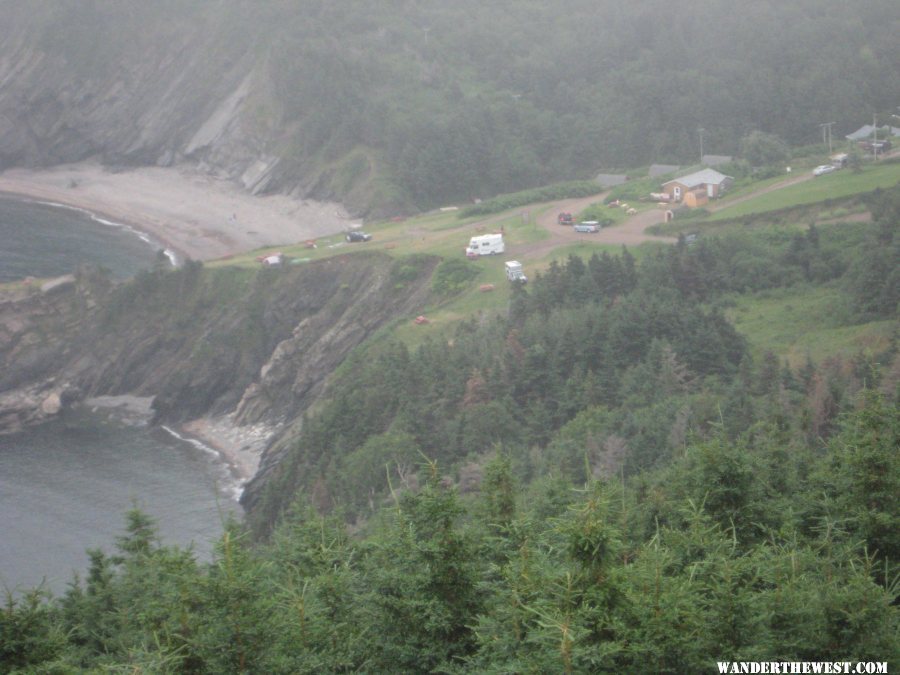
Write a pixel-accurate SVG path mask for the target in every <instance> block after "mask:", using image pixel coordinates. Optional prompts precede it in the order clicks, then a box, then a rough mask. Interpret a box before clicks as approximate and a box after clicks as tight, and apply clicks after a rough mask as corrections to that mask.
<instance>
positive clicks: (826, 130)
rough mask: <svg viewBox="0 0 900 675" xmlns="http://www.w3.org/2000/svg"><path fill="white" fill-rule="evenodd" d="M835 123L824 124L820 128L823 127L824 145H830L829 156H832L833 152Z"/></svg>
mask: <svg viewBox="0 0 900 675" xmlns="http://www.w3.org/2000/svg"><path fill="white" fill-rule="evenodd" d="M832 124H834V122H822V124H820V125H819V126H820V127H822V144H823V145H824V144H825V143H828V154H829V155H830V154H831V152H832V150H831V125H832Z"/></svg>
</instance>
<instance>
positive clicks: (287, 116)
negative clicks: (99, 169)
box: [4, 0, 900, 214]
mask: <svg viewBox="0 0 900 675" xmlns="http://www.w3.org/2000/svg"><path fill="white" fill-rule="evenodd" d="M4 9H5V12H6V14H7V17H8V20H9V22H10V24H9V25H10V26H12V27H14V28H15V31H16V33H17V34H18V33H21V32H23V31H25V32H27V33H28V34H29V35H32V36H33V41H34V43H35V44H36V46H37V47H38V48H40V49H41V50H44V51H45V52H46V54H47V55H48V56H49V57H51V58H56V59H59V68H61V69H63V70H64V71H65V73H66V75H67V77H68V78H69V79H70V80H71V81H72V82H73V83H78V82H85V83H90V82H91V81H92V80H93V79H96V78H98V77H101V76H107V75H109V73H110V72H112V73H114V74H116V72H117V71H116V69H119V70H121V72H118V74H116V77H115V78H114V80H115V81H121V82H122V83H123V84H122V85H121V86H122V87H124V88H125V89H126V90H129V91H130V87H136V86H138V84H139V83H138V82H132V78H138V77H139V75H138V73H139V72H141V70H140V69H141V66H142V65H144V62H145V60H146V59H145V58H144V57H142V56H141V54H142V53H144V52H145V51H146V52H147V53H148V54H155V53H156V52H157V51H158V50H155V49H154V48H153V47H152V45H154V44H155V45H159V44H168V43H169V42H170V41H171V43H172V44H173V45H182V44H183V45H184V46H182V47H179V49H180V50H183V51H188V49H189V48H188V47H187V45H192V44H202V45H203V49H204V50H205V52H206V55H205V57H204V59H205V60H206V61H209V62H210V63H212V64H216V67H215V68H214V69H212V70H210V72H208V73H206V74H205V77H207V78H213V79H220V78H222V79H224V78H225V76H226V75H229V74H231V73H232V71H239V70H242V67H243V66H242V64H246V63H251V62H252V64H253V66H252V71H253V73H254V75H255V76H256V78H257V79H256V81H257V82H258V84H257V85H255V86H254V89H253V91H252V92H251V93H250V94H249V95H250V96H251V99H252V100H251V103H250V104H248V106H249V108H250V109H251V110H252V114H249V115H248V117H247V119H246V120H244V121H243V122H242V124H244V126H246V127H247V133H248V134H249V135H250V136H251V137H252V139H253V140H252V143H253V145H254V147H255V149H256V151H257V152H259V153H260V154H261V155H276V156H278V157H279V158H280V161H281V165H280V168H279V172H282V173H284V176H285V177H284V181H285V182H284V185H281V186H278V185H274V184H273V185H272V186H271V187H272V188H273V189H279V188H284V189H290V188H291V187H294V186H295V185H297V184H296V183H291V182H289V181H290V180H299V181H300V186H301V187H303V189H304V190H305V191H307V192H310V193H312V194H314V195H316V196H319V197H335V198H337V199H339V200H343V199H344V198H346V197H347V196H348V195H351V194H353V195H354V196H355V199H356V202H355V203H358V202H359V199H360V197H359V194H358V193H359V192H360V191H361V190H363V188H362V187H361V186H362V185H365V186H366V188H365V191H366V197H365V198H364V201H367V204H368V206H369V207H372V208H378V209H380V210H379V212H380V213H392V214H393V213H396V212H397V210H399V209H405V210H407V211H413V210H416V209H423V208H430V207H434V206H441V205H443V204H444V203H446V202H451V201H464V200H472V199H474V198H488V197H492V196H494V195H496V194H498V193H503V192H511V191H515V190H521V189H524V188H529V187H536V186H540V185H546V184H549V183H554V182H559V181H564V180H572V179H576V178H579V179H590V178H592V177H593V176H594V175H595V174H596V172H598V171H609V170H613V169H616V168H618V169H620V170H623V171H627V170H629V169H631V168H633V167H640V166H647V165H648V164H650V163H653V162H662V163H670V164H692V163H695V162H696V161H697V160H698V159H699V158H700V154H701V152H700V151H701V148H700V146H701V145H703V149H704V152H706V153H716V154H721V155H737V154H738V153H739V152H740V150H741V142H742V140H744V139H746V138H748V137H752V134H753V133H755V132H764V133H766V134H772V135H774V136H776V137H778V138H779V139H781V140H782V141H783V142H787V143H788V144H789V145H791V146H801V145H804V144H809V143H814V142H819V141H820V140H821V128H820V126H819V125H820V124H821V123H823V122H834V123H835V127H834V131H835V134H836V136H835V137H836V138H839V139H840V138H842V135H843V134H846V133H849V132H851V131H853V130H855V129H856V128H857V127H859V126H860V125H861V124H863V123H865V122H871V121H872V115H873V113H878V114H879V115H881V116H882V117H881V120H882V123H884V122H885V120H887V119H888V118H889V115H890V113H895V112H896V106H897V105H898V104H900V101H898V99H897V96H898V92H900V51H898V50H897V48H896V36H897V34H898V33H900V18H898V14H897V7H896V2H895V1H894V0H866V1H865V2H846V0H791V2H781V1H776V0H756V1H754V2H752V3H746V2H735V1H734V0H699V1H694V2H683V3H674V4H673V3H671V2H665V1H663V0H642V2H632V3H628V2H618V1H614V0H599V1H598V0H590V1H588V0H559V1H557V2H552V3H551V2H543V1H535V0H526V1H522V0H516V1H515V2H514V1H512V0H496V1H494V2H489V3H485V2H477V1H475V0H455V1H454V2H444V1H441V0H421V1H416V2H411V1H410V0H389V1H381V2H372V1H371V0H341V2H331V1H328V0H263V1H260V2H241V1H237V0H235V1H229V2H216V3H199V2H195V3H186V2H177V1H172V0H165V1H159V2H154V3H145V2H137V1H135V0H127V1H125V2H108V1H104V0H92V1H91V2H84V1H82V0H65V1H61V2H45V1H43V0H41V1H39V2H30V3H28V5H27V6H25V5H21V4H20V3H7V6H6V7H5V8H4ZM148 45H149V46H148ZM181 57H182V55H181V54H180V52H179V53H174V54H165V55H160V56H152V57H149V58H151V59H155V58H160V59H163V60H165V59H168V58H181ZM120 64H125V66H124V67H123V66H122V65H120ZM244 70H250V68H244ZM141 77H143V76H141ZM144 84H145V85H147V86H149V85H152V84H156V83H155V81H150V82H144ZM75 88H76V89H77V85H76V86H75ZM158 95H159V96H164V95H166V92H165V91H160V92H159V94H158ZM71 100H73V99H72V96H70V95H68V94H67V95H65V96H62V97H61V98H60V99H59V102H58V104H54V105H56V107H59V106H63V105H67V104H68V102H70V101H71ZM109 103H110V104H112V103H115V101H114V100H110V101H109ZM198 105H199V104H198ZM47 107H48V109H53V105H50V104H49V103H48V105H47ZM47 114H51V113H49V112H48V113H47ZM79 114H82V113H79ZM83 114H85V115H86V114H87V113H86V112H85V113H83ZM885 116H888V117H885ZM69 123H72V124H75V123H74V122H69ZM128 128H130V127H128ZM699 129H703V132H701V133H702V134H703V140H701V139H700V137H699V136H698V130H699ZM126 131H127V128H123V129H122V130H121V131H120V135H122V134H125V133H126ZM146 152H148V153H149V151H146ZM107 154H110V156H109V157H108V158H107V159H108V161H109V162H111V163H113V164H120V163H138V164H146V163H153V162H155V161H156V159H157V157H156V156H155V155H154V156H143V155H138V156H131V155H129V150H128V149H127V147H124V146H123V148H121V149H117V150H115V151H114V152H113V151H109V152H108V153H107ZM66 157H67V159H66V161H75V159H79V157H69V156H68V155H66ZM196 159H198V160H203V161H206V162H212V163H213V164H214V163H215V159H216V158H215V157H204V156H198V157H196Z"/></svg>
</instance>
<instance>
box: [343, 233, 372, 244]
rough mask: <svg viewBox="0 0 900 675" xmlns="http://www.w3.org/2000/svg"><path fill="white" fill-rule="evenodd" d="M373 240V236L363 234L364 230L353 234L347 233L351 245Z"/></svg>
mask: <svg viewBox="0 0 900 675" xmlns="http://www.w3.org/2000/svg"><path fill="white" fill-rule="evenodd" d="M371 238H372V235H371V234H368V233H367V232H363V231H362V230H353V231H352V232H348V233H347V241H349V242H350V243H351V244H352V243H353V242H356V241H369V240H370V239H371Z"/></svg>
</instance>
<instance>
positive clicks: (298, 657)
mask: <svg viewBox="0 0 900 675" xmlns="http://www.w3.org/2000/svg"><path fill="white" fill-rule="evenodd" d="M868 200H869V201H868V207H869V209H870V211H871V214H872V217H873V222H872V223H856V224H846V225H834V226H827V227H821V228H817V227H809V228H804V229H802V230H799V231H798V230H781V231H777V230H771V231H757V232H749V233H725V234H723V235H721V236H710V237H703V238H701V239H700V240H698V241H697V242H696V243H694V244H691V245H687V243H686V242H685V241H683V240H682V241H680V242H679V244H678V245H676V246H671V247H667V248H665V249H661V250H659V251H657V252H655V253H651V254H648V255H644V256H642V257H641V258H640V260H636V259H635V257H633V256H632V255H631V254H630V253H628V252H627V251H624V252H622V253H621V254H619V255H610V254H608V253H599V254H596V255H593V256H591V257H590V258H588V259H587V260H585V259H583V258H580V257H578V256H575V255H573V256H569V257H568V258H566V259H565V260H563V261H560V262H552V263H551V264H550V265H549V266H548V267H547V269H546V270H545V271H544V272H543V273H541V274H540V275H537V276H536V278H534V279H533V280H531V281H529V283H528V286H527V288H522V287H515V290H514V291H513V292H512V297H511V301H510V305H509V311H508V312H507V313H501V314H500V315H493V314H491V315H482V316H480V317H473V319H472V320H469V321H464V322H461V323H460V324H459V325H458V327H457V330H456V332H455V334H454V335H453V336H452V337H451V338H450V339H446V338H442V337H434V338H432V339H429V340H426V341H425V342H424V343H422V344H421V345H420V346H418V347H415V348H412V347H409V346H407V345H406V344H405V343H404V342H402V341H400V340H398V339H396V338H395V337H394V336H392V334H391V331H385V332H382V333H380V334H379V335H377V336H375V339H372V340H369V341H367V342H366V343H364V344H362V345H361V346H360V347H359V348H358V349H357V350H356V351H355V352H354V353H353V354H352V355H351V357H350V358H349V359H348V360H347V361H346V362H345V363H344V364H343V366H341V367H340V368H339V369H338V370H337V371H336V373H335V376H334V378H333V379H332V382H331V384H330V386H329V389H328V391H327V392H326V394H325V396H324V397H323V398H322V399H321V400H320V402H319V404H318V405H317V406H316V407H315V409H312V410H309V411H308V412H307V414H306V415H305V418H304V423H303V424H302V426H301V427H300V428H299V430H297V432H296V433H294V434H293V435H292V437H290V438H287V439H285V440H286V441H287V442H288V443H287V447H286V448H284V450H283V452H284V455H283V457H282V458H281V461H280V462H279V463H278V464H277V465H276V466H273V467H271V469H270V472H269V474H268V476H267V477H266V478H265V480H264V481H262V484H261V485H256V486H254V489H253V490H252V491H251V493H252V495H253V497H252V499H251V500H250V502H249V504H248V506H249V507H250V512H249V519H248V525H249V526H250V529H247V528H245V527H242V526H240V525H238V524H233V523H232V524H229V525H228V526H227V527H226V530H225V533H224V535H223V537H222V539H221V541H220V543H219V546H218V549H217V552H216V554H215V558H214V560H213V561H212V562H211V563H207V564H202V563H199V562H197V561H196V559H195V557H194V556H193V554H192V552H190V551H185V550H180V549H177V548H174V547H169V546H165V545H163V544H162V543H161V542H159V541H158V538H157V536H156V533H155V529H154V527H153V523H152V521H150V520H149V519H148V518H147V517H146V516H145V515H143V514H142V513H140V512H139V511H133V512H131V513H129V514H128V516H127V523H126V529H125V532H124V534H123V536H122V537H120V538H119V539H118V540H117V545H116V550H115V551H114V552H111V553H104V552H101V551H92V552H91V566H90V569H89V571H88V573H87V575H86V577H85V578H84V579H79V580H76V581H74V582H73V584H72V587H71V588H70V590H69V591H68V592H67V593H66V594H65V595H64V597H62V598H60V599H58V600H53V601H48V599H47V598H46V597H45V594H43V593H42V592H41V591H40V590H37V591H34V592H31V593H24V594H21V595H19V596H17V597H10V598H9V599H8V600H7V603H6V605H5V607H4V608H3V609H2V610H0V664H2V665H0V668H3V669H5V670H6V671H11V672H79V671H87V672H90V671H92V670H93V671H96V670H109V671H113V672H117V671H120V672H121V671H128V672H134V671H138V672H185V673H222V672H267V673H269V672H271V673H301V672H302V673H319V672H359V671H362V672H397V671H402V672H456V673H461V672H478V673H483V672H495V673H505V672H562V673H580V672H646V671H647V670H652V671H654V672H661V673H685V672H705V671H713V670H714V669H715V661H722V660H742V659H749V658H752V659H757V660H759V659H763V660H773V659H777V660H793V661H802V660H807V661H809V660H823V659H824V660H828V661H842V660H850V661H881V662H884V661H887V662H889V663H895V662H896V661H897V659H898V658H900V653H898V644H900V643H898V641H897V630H898V618H900V617H898V611H897V605H896V603H897V590H898V589H897V583H896V579H897V574H898V572H900V568H898V563H897V561H898V560H900V540H898V536H897V533H898V532H900V511H898V502H897V499H896V494H897V492H898V490H900V464H898V458H900V455H898V454H897V452H896V449H897V444H898V442H900V440H898V433H900V417H898V413H900V407H898V396H900V351H898V341H897V338H898V335H897V333H896V319H897V309H898V302H900V276H898V275H900V271H898V270H900V265H898V261H900V231H898V225H900V189H894V190H892V191H888V192H878V193H876V194H874V195H871V196H869V197H868ZM345 260H346V257H339V258H334V259H332V261H331V263H332V265H333V266H337V265H340V264H343V263H342V262H341V261H345ZM413 260H415V258H413ZM323 262H329V261H323ZM316 264H317V265H319V264H321V263H316ZM409 264H410V260H409V259H407V258H400V259H399V260H398V261H397V262H396V263H395V268H396V269H397V270H399V269H402V268H403V267H404V266H407V265H409ZM308 269H310V270H314V269H315V267H314V266H313V265H310V266H309V268H308ZM419 271H420V272H422V270H421V269H420V270H419ZM229 273H230V274H238V275H245V274H246V272H244V271H241V270H230V271H229V270H214V271H210V270H197V269H194V270H193V272H192V274H197V275H199V277H198V281H199V280H205V281H206V282H209V281H211V280H212V279H213V278H216V277H220V278H227V275H228V274H229ZM183 275H184V272H179V273H174V274H173V276H172V283H177V282H178V281H180V280H183ZM394 278H397V277H396V276H395V277H394ZM433 278H439V279H443V278H444V276H443V275H438V274H436V275H435V277H433ZM264 279H265V277H260V280H261V281H262V280H264ZM144 283H147V282H144ZM160 283H162V284H163V285H165V284H166V283H167V282H166V281H165V278H163V279H155V284H160ZM258 283H259V282H258ZM460 283H464V282H460ZM134 287H135V288H137V284H135V285H134ZM810 289H814V290H813V291H810ZM132 292H138V291H137V290H133V291H132ZM811 292H814V293H817V294H819V295H822V296H827V298H828V302H829V304H830V306H831V311H830V315H831V323H832V326H845V327H852V326H854V325H859V324H861V323H862V322H868V321H872V320H874V321H877V322H879V323H883V324H888V323H893V326H894V329H895V332H894V333H893V335H890V336H888V337H887V338H886V339H885V340H884V341H883V342H880V343H877V344H871V345H870V348H869V349H859V350H858V351H856V352H855V353H851V354H845V355H837V356H829V357H828V358H823V359H821V360H819V361H814V360H813V359H811V358H810V359H807V360H806V361H805V362H804V363H802V364H799V365H798V364H792V363H790V362H784V361H781V360H779V358H778V356H776V355H775V354H774V353H772V352H763V353H761V354H759V353H756V354H755V353H754V351H755V350H752V349H750V348H749V346H748V344H747V341H746V340H745V339H744V338H743V337H742V336H741V335H740V334H739V333H738V332H737V331H736V330H735V328H734V327H733V326H732V325H731V324H730V323H729V322H728V321H727V320H726V318H725V310H726V309H731V308H733V307H734V306H735V303H736V302H737V303H739V302H740V301H741V300H742V299H743V298H746V297H751V298H754V297H755V298H756V299H758V298H759V294H761V293H769V294H771V295H772V296H773V297H778V296H779V295H782V296H786V295H789V294H792V293H794V294H795V295H796V297H797V298H798V301H803V300H804V298H808V297H809V296H810V293H811ZM736 298H737V300H736ZM737 308H738V309H740V304H737ZM225 337H226V338H227V336H225Z"/></svg>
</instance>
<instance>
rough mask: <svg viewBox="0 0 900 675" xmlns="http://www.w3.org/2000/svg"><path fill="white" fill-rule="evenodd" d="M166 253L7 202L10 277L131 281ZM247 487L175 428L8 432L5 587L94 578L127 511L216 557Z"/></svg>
mask: <svg viewBox="0 0 900 675" xmlns="http://www.w3.org/2000/svg"><path fill="white" fill-rule="evenodd" d="M158 250H160V246H159V245H158V244H156V243H154V242H153V241H152V240H150V239H149V238H148V237H146V236H143V235H140V234H139V233H136V232H134V231H133V230H129V229H127V228H124V227H121V226H116V225H114V224H108V223H106V222H105V221H103V220H101V219H98V218H92V217H91V216H90V215H89V214H85V213H83V212H80V211H77V210H72V209H63V208H57V207H53V206H49V205H43V204H35V203H27V202H21V201H15V200H9V199H0V281H9V280H14V279H20V278H23V277H25V276H36V277H49V276H57V275H62V274H67V273H69V272H72V271H74V269H76V268H77V266H78V265H80V264H82V263H85V262H90V263H94V264H97V265H101V266H103V267H105V268H107V269H109V270H110V271H111V273H112V274H113V276H115V277H117V278H126V277H128V276H131V275H133V274H135V273H136V272H137V271H138V270H140V269H142V268H146V267H149V266H150V265H152V264H153V262H154V260H155V258H156V254H157V251H158ZM238 493H239V489H238V486H237V483H236V480H235V478H234V476H233V475H232V474H231V472H230V471H229V469H228V467H227V465H225V463H224V462H223V461H222V459H221V457H219V456H218V454H217V453H215V452H214V451H211V450H209V449H204V448H203V446H202V445H200V444H198V443H195V442H191V441H185V440H181V439H178V438H176V437H175V436H173V435H172V434H170V433H168V432H167V431H166V430H165V429H160V428H151V427H147V426H125V425H121V424H118V425H117V424H112V423H110V422H108V421H107V417H105V416H98V415H93V414H89V413H75V412H73V411H69V412H67V413H65V415H64V416H63V418H62V419H58V420H56V421H54V422H52V423H49V424H46V425H44V426H41V427H38V428H34V429H29V430H27V431H26V432H24V433H21V434H16V435H12V436H0V590H2V588H3V587H6V588H8V589H10V590H15V589H19V590H22V589H25V588H32V587H35V586H37V585H38V584H41V583H44V584H45V586H46V587H47V588H49V589H50V590H51V591H53V592H54V593H56V594H60V593H62V592H64V591H65V589H66V585H67V583H68V582H69V581H70V580H71V579H72V574H73V572H75V571H77V572H79V573H80V574H81V575H82V577H83V576H84V570H85V566H86V564H87V561H88V557H87V554H86V552H85V550H86V549H87V548H98V547H99V548H102V549H104V550H106V551H107V552H112V551H114V549H115V541H116V537H117V536H120V535H122V534H123V532H124V525H125V512H126V511H127V510H128V509H130V508H131V507H132V506H133V505H137V506H139V507H140V508H142V509H143V510H144V511H146V512H147V513H149V514H150V515H151V516H152V517H154V518H156V519H157V520H158V522H159V529H160V534H161V536H162V539H163V542H164V543H166V544H178V545H181V546H188V545H193V547H194V550H195V551H196V552H197V555H198V557H200V558H208V557H209V555H210V552H211V550H212V547H213V542H214V541H215V539H217V537H218V536H219V535H220V533H221V532H222V522H223V519H224V518H226V517H227V516H228V515H229V514H234V515H239V514H240V507H239V505H238V504H237V501H236V498H237V495H238Z"/></svg>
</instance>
